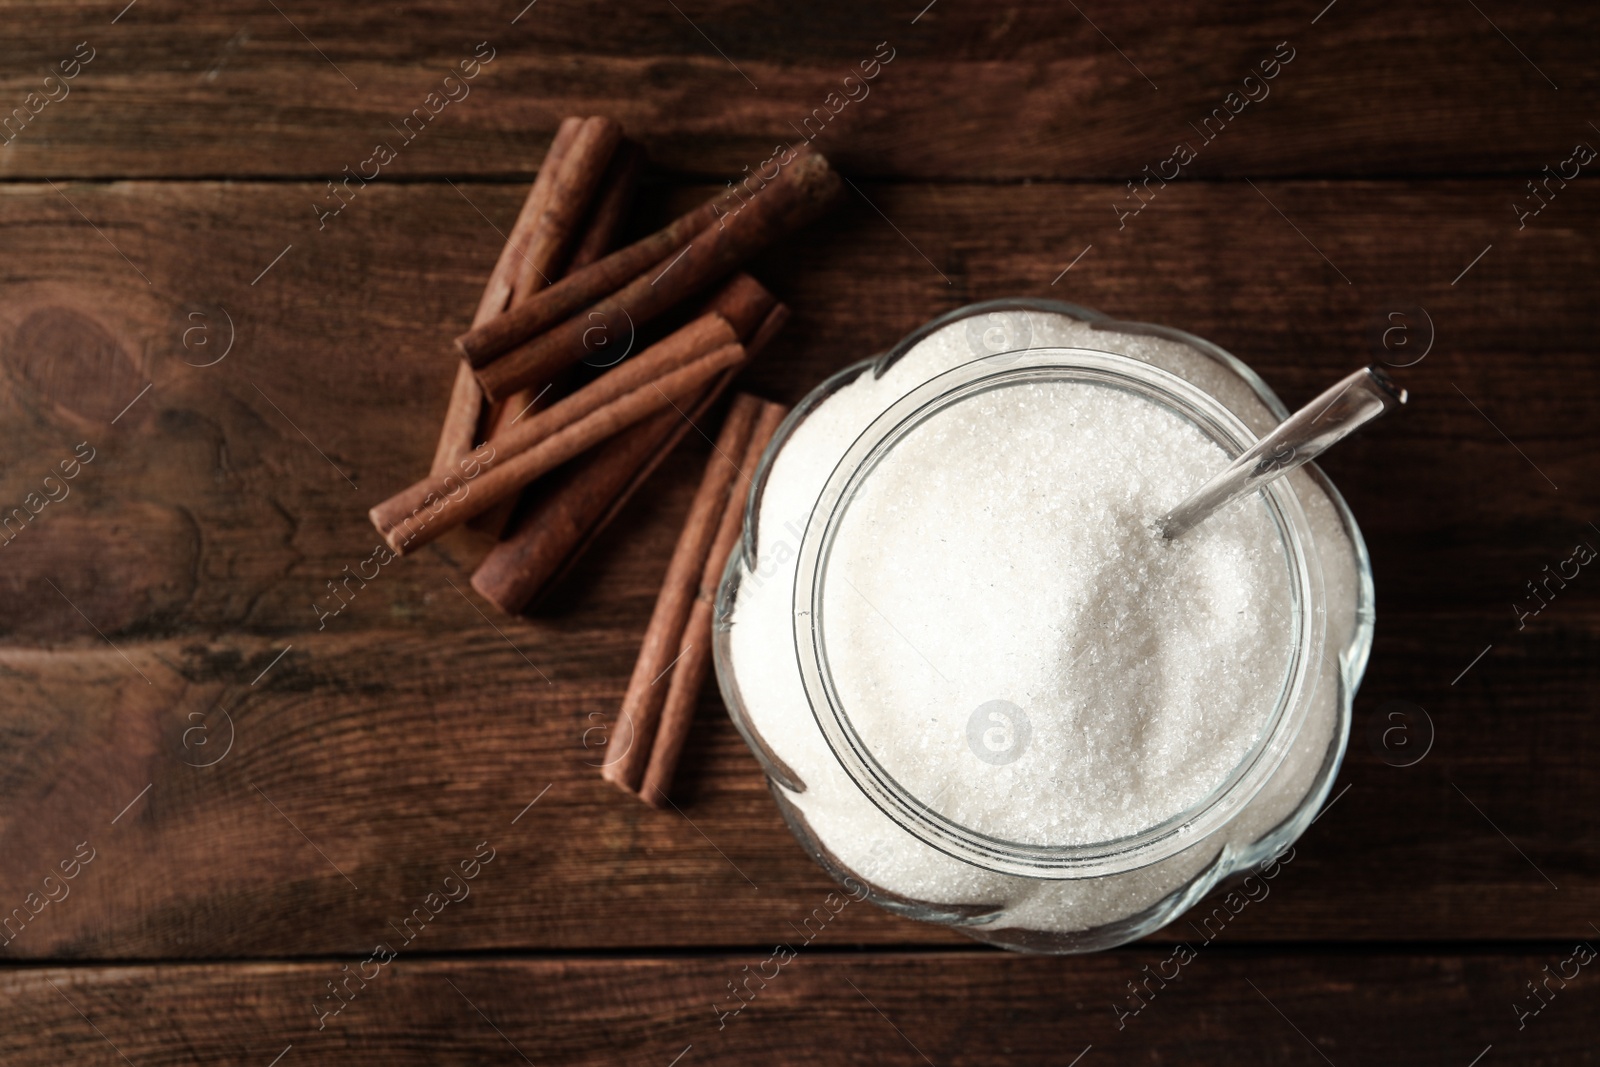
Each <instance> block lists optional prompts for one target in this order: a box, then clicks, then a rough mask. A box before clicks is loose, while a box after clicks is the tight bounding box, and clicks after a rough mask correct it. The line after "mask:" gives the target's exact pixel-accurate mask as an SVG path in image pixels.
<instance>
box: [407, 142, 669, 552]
mask: <svg viewBox="0 0 1600 1067" xmlns="http://www.w3.org/2000/svg"><path fill="white" fill-rule="evenodd" d="M590 124H597V125H595V126H594V129H596V130H598V134H591V135H589V136H583V134H582V130H588V129H590V128H591V127H590ZM582 130H580V136H578V137H577V138H576V139H575V140H574V143H573V145H572V148H571V150H570V151H569V152H568V154H567V155H566V157H565V158H564V159H563V160H562V161H561V164H560V167H559V169H558V171H557V174H558V178H557V180H556V181H555V182H554V183H553V193H552V197H551V200H552V206H551V207H550V208H549V209H548V210H547V211H546V212H545V214H544V218H545V219H546V220H547V226H546V229H550V230H560V229H562V228H569V227H570V225H571V221H572V218H573V217H575V216H576V214H578V213H583V212H587V215H588V220H587V222H585V223H584V225H583V227H582V236H581V237H580V238H579V239H578V242H577V248H576V249H574V250H573V251H572V253H571V255H570V256H568V255H566V254H565V251H564V245H565V243H570V242H562V241H555V240H548V239H536V240H535V241H534V242H532V243H533V244H534V245H536V246H538V247H537V248H536V249H535V250H534V251H533V252H530V254H529V255H528V257H527V260H528V262H529V263H530V264H532V265H534V266H535V267H537V268H538V270H539V272H538V273H537V274H534V275H533V276H532V277H531V278H529V279H528V281H527V288H523V287H522V286H521V285H519V286H518V288H517V291H516V293H515V295H514V296H513V299H512V304H513V305H514V306H515V305H520V304H521V303H523V302H525V301H526V300H527V299H529V297H531V296H532V295H533V294H534V293H536V292H538V291H540V290H542V289H543V288H544V287H545V284H546V280H547V278H555V277H557V276H558V275H560V274H561V273H563V271H564V270H565V271H571V270H575V269H578V268H581V267H584V266H586V265H588V264H589V263H590V262H592V261H593V260H594V259H596V258H598V257H599V256H601V255H603V254H604V253H605V252H606V251H607V250H609V249H610V248H611V246H612V245H613V244H614V243H615V241H616V238H617V235H618V233H619V232H620V231H621V229H622V224H623V222H624V221H625V219H626V217H627V213H628V208H629V206H630V204H631V202H632V199H633V192H634V189H635V187H636V186H637V185H638V179H639V172H640V170H641V169H642V168H643V164H644V150H643V149H642V148H640V147H639V146H638V145H637V144H634V143H633V142H631V141H628V140H625V139H624V140H621V141H620V142H618V143H617V144H616V145H615V146H614V150H612V151H611V162H610V163H609V164H607V166H606V170H605V173H604V174H602V175H600V176H599V178H598V179H596V180H597V181H598V183H599V184H598V190H597V191H593V190H591V191H588V192H585V191H584V186H582V185H576V186H575V185H574V182H575V180H577V179H583V178H584V175H585V174H587V173H591V172H592V171H593V170H594V168H595V165H596V162H597V160H598V155H599V153H601V152H605V151H608V150H610V149H608V147H607V146H608V144H609V143H610V138H609V133H610V132H611V131H613V130H618V127H616V125H615V124H614V123H611V122H610V121H609V120H606V119H591V120H588V122H586V123H585V124H584V125H583V127H582ZM574 175H576V176H577V178H576V179H575V178H574V177H573V176H574ZM563 189H565V190H566V193H565V194H563ZM541 232H542V231H541ZM541 249H542V251H541ZM557 253H559V254H557ZM563 261H564V262H565V266H564V268H563ZM461 366H463V367H465V366H466V363H465V361H462V364H461ZM468 371H469V373H470V368H468ZM458 374H459V372H458ZM472 384H473V390H474V393H475V394H476V395H481V392H482V391H481V390H479V389H478V387H477V379H476V378H474V379H473V383H472ZM566 388H567V387H566V385H565V383H563V382H560V381H557V382H555V383H554V385H553V387H551V388H541V389H540V390H539V391H538V392H535V391H534V390H533V389H531V388H530V389H519V390H518V391H517V392H515V393H513V394H512V395H511V396H509V397H507V398H506V399H505V400H504V401H501V402H500V403H498V404H495V405H493V407H492V409H491V411H490V413H489V417H488V419H487V427H486V429H485V431H484V435H483V436H484V438H485V439H493V438H494V437H496V436H497V435H499V434H500V433H501V432H502V431H504V430H505V429H506V428H508V427H509V426H512V425H513V424H515V423H517V422H520V421H521V420H522V419H523V418H525V417H526V416H527V414H528V413H529V412H530V411H531V410H533V408H534V406H535V405H542V406H544V407H549V406H550V405H551V404H553V403H555V401H556V400H557V399H559V398H560V396H561V395H562V393H563V392H565V391H566ZM433 473H434V474H436V475H440V474H442V473H447V471H446V472H441V471H438V470H436V471H434V472H433ZM515 508H516V500H515V499H507V500H505V501H503V502H502V503H501V504H499V505H498V506H496V507H494V508H491V509H489V510H488V511H486V512H484V513H483V514H482V515H479V516H478V517H477V518H476V519H474V520H473V522H472V525H473V527H474V529H478V530H482V531H484V532H485V533H487V534H489V535H490V536H492V537H495V538H498V537H499V536H500V534H501V532H502V531H503V530H504V529H505V525H506V522H507V521H508V520H509V519H510V518H511V514H512V512H513V510H515Z"/></svg>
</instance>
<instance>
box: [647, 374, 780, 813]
mask: <svg viewBox="0 0 1600 1067" xmlns="http://www.w3.org/2000/svg"><path fill="white" fill-rule="evenodd" d="M787 413H788V409H787V408H785V407H784V406H783V405H782V404H772V403H762V404H761V413H760V415H759V416H758V417H757V419H756V424H755V428H754V429H753V430H752V431H751V434H750V440H749V442H748V443H747V444H746V445H745V450H744V454H743V458H742V462H741V463H740V464H739V466H740V471H741V474H740V478H739V479H738V480H737V481H736V483H735V485H734V486H733V488H732V491H731V492H730V493H729V494H728V498H727V500H726V501H725V502H724V505H723V510H722V516H721V522H720V523H719V524H718V527H717V535H716V539H715V540H714V541H713V542H712V544H711V549H710V552H709V553H708V554H707V556H706V561H705V567H704V568H703V569H702V570H701V572H700V583H699V589H698V592H697V595H696V596H695V600H694V605H693V607H692V608H690V611H689V619H688V622H687V623H686V624H685V626H684V630H683V637H682V639H681V641H680V643H679V646H678V651H677V662H676V665H675V666H674V667H673V669H672V681H671V682H670V683H669V684H668V687H667V695H666V699H665V700H664V701H663V702H662V706H661V720H660V723H659V724H658V725H657V727H656V735H655V743H654V744H653V745H652V746H651V749H650V762H649V764H648V765H647V766H646V767H645V772H644V778H643V780H642V781H641V783H640V786H639V795H640V796H641V797H642V798H643V799H644V802H645V803H647V804H649V805H650V806H651V807H655V808H659V807H663V806H664V805H665V804H666V802H667V790H668V789H669V788H671V786H672V775H673V772H674V771H676V770H677V767H678V758H679V757H680V756H681V755H682V754H683V746H684V742H685V741H686V740H687V739H688V737H689V726H690V724H691V723H692V722H693V721H694V711H695V705H696V704H697V703H699V698H700V689H701V687H702V686H704V684H705V680H706V674H707V672H708V670H709V668H710V666H711V639H712V634H711V621H712V614H713V612H714V611H715V608H716V601H717V589H718V587H719V586H720V585H721V584H722V572H723V570H724V569H725V568H726V567H727V565H728V557H729V556H731V555H732V554H733V548H734V545H735V544H736V543H737V542H738V540H739V533H740V531H741V530H742V529H743V528H744V505H745V501H746V500H747V499H749V495H750V494H749V492H748V485H749V482H748V478H749V477H751V476H753V475H754V474H755V470H756V467H757V466H758V465H759V464H760V462H761V454H762V453H763V452H764V451H765V450H766V447H767V444H768V443H769V442H770V441H771V440H772V435H773V434H774V433H775V432H777V429H778V425H779V424H780V423H781V422H783V418H784V416H785V415H786V414H787Z"/></svg>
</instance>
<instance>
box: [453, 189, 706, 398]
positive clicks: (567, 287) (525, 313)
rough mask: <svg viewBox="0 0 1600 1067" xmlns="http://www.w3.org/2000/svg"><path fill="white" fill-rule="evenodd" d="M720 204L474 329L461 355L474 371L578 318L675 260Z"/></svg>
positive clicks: (459, 344) (460, 346) (460, 344)
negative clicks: (641, 275)
mask: <svg viewBox="0 0 1600 1067" xmlns="http://www.w3.org/2000/svg"><path fill="white" fill-rule="evenodd" d="M719 199H720V194H719V196H718V197H713V198H712V199H710V200H708V201H706V202H705V203H704V204H701V205H700V206H699V207H697V208H695V209H694V210H693V211H690V212H688V213H687V214H684V215H682V216H680V217H678V218H676V219H674V220H673V221H672V222H670V223H668V224H667V225H666V226H664V227H662V228H661V229H660V230H657V231H656V232H655V233H653V234H651V235H650V236H648V237H642V238H640V239H639V240H637V241H635V242H634V243H633V244H631V245H628V246H627V247H625V248H619V249H618V250H617V251H615V252H613V253H611V254H610V255H609V256H606V257H605V258H604V259H600V260H597V261H595V262H594V263H591V264H589V265H588V266H586V267H584V268H583V269H582V270H575V271H573V272H572V273H571V274H569V275H567V276H566V277H565V278H563V279H561V280H560V281H559V282H556V283H555V284H554V285H552V286H550V288H548V289H546V290H544V291H543V292H541V293H540V294H539V295H538V296H537V298H535V299H532V300H529V301H528V302H526V303H524V304H521V305H519V306H517V307H515V308H512V309H510V310H509V311H507V312H506V313H505V314H503V315H499V316H496V317H494V318H491V319H489V320H487V321H486V322H483V323H476V324H474V325H473V328H472V329H471V330H468V331H467V332H466V333H464V334H462V335H461V336H460V337H457V338H456V349H457V351H459V352H460V353H461V355H462V357H463V358H464V359H465V360H466V361H467V362H468V363H469V364H472V365H473V366H474V367H477V366H479V365H481V364H486V363H488V362H490V361H491V360H493V359H494V358H495V357H497V356H499V355H500V354H501V353H503V352H506V351H508V350H509V349H511V348H514V347H515V346H517V345H519V344H521V343H522V342H523V341H526V340H527V339H528V338H530V337H534V336H536V335H538V334H540V333H543V332H544V331H545V330H547V329H549V328H550V327H551V326H554V325H555V324H557V323H559V322H561V321H563V320H565V319H566V318H568V317H570V316H571V315H572V314H573V313H574V312H576V311H581V310H582V309H584V308H586V307H588V306H589V305H590V304H593V303H594V302H595V301H596V300H599V299H601V298H602V297H604V296H607V295H608V294H610V293H614V292H616V291H617V290H618V289H620V288H622V287H623V286H624V285H626V284H627V283H628V282H630V281H632V280H633V279H634V278H635V277H637V276H638V274H639V272H640V271H642V270H645V269H646V268H648V267H651V266H654V265H656V264H658V263H660V262H661V261H662V257H664V256H668V255H676V254H677V252H678V250H679V249H681V248H682V247H683V245H684V242H685V241H688V240H689V238H691V237H693V236H694V235H695V234H697V233H699V232H700V231H701V230H703V229H705V228H706V226H707V224H709V223H712V222H715V221H716V218H717V216H716V211H715V209H716V207H717V202H718V200H719Z"/></svg>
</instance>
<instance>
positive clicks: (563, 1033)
mask: <svg viewBox="0 0 1600 1067" xmlns="http://www.w3.org/2000/svg"><path fill="white" fill-rule="evenodd" d="M471 903H472V901H471V898H469V899H468V900H467V901H466V902H465V903H464V904H462V905H460V906H462V907H468V908H470V906H471ZM454 906H455V905H452V907H454ZM855 907H856V906H855V905H852V906H849V907H847V908H846V909H845V910H843V911H842V912H840V913H839V914H838V916H837V917H836V918H834V919H833V920H832V921H831V923H830V924H829V925H827V926H824V927H822V932H821V933H820V934H818V935H817V937H816V940H815V941H814V942H813V944H812V945H811V946H805V945H803V944H802V945H799V946H797V955H796V956H795V957H794V958H792V959H789V960H788V961H787V963H785V965H784V966H783V967H782V968H781V969H779V968H777V967H776V966H775V965H773V964H771V963H769V962H767V961H769V960H770V959H771V958H772V953H773V948H772V947H771V946H766V947H764V948H762V949H760V950H752V951H749V952H744V953H740V954H729V955H721V954H718V955H709V956H691V957H675V958H666V959H662V958H644V959H631V960H614V959H551V960H544V959H541V960H521V959H504V960H486V961H459V960H437V959H425V958H424V959H418V958H414V957H408V956H407V955H405V954H401V955H400V956H399V957H398V958H397V959H395V960H393V961H392V962H390V963H388V964H387V965H386V966H385V967H383V968H378V967H377V965H376V964H374V965H372V966H369V967H367V968H365V973H366V974H368V975H372V976H373V977H372V980H371V981H370V982H369V983H366V985H365V988H360V986H359V985H358V984H357V983H356V982H354V981H352V982H351V984H350V985H349V986H348V988H349V989H350V990H351V991H352V993H351V997H352V999H351V1000H349V1002H348V1003H347V1004H346V1005H345V1007H344V1009H343V1011H342V1012H341V1013H340V1014H339V1015H337V1016H333V1017H329V1018H326V1019H325V1020H324V1026H323V1029H321V1030H318V1028H317V1020H318V1016H317V1014H316V1013H315V1012H314V1009H313V1007H312V1004H313V1002H314V999H315V998H316V997H317V996H318V994H319V993H320V994H322V995H323V996H328V995H329V994H328V993H327V987H326V983H327V982H328V981H329V980H339V979H342V978H343V975H344V973H345V972H344V971H342V970H341V968H342V967H349V969H350V971H351V972H355V971H356V970H358V968H360V965H361V963H362V961H363V960H364V959H365V958H366V956H365V954H364V953H363V954H362V955H352V956H350V957H341V958H335V959H329V960H322V961H316V962H307V963H296V964H284V963H256V964H247V965H233V966H196V965H166V966H139V967H86V968H77V969H73V970H70V971H69V970H64V969H57V968H39V969H29V970H24V971H17V970H11V971H6V972H0V989H3V990H4V992H5V996H6V1001H7V1005H8V1017H9V1020H10V1022H11V1025H9V1026H7V1027H6V1028H5V1030H4V1032H3V1033H0V1049H3V1050H4V1052H5V1054H6V1062H7V1063H8V1064H14V1065H16V1067H31V1065H34V1064H39V1065H43V1064H57V1063H61V1062H63V1061H65V1062H79V1061H80V1058H81V1061H82V1062H88V1063H113V1062H121V1061H120V1060H118V1059H117V1056H116V1053H115V1052H113V1049H112V1048H111V1047H108V1045H110V1046H114V1047H115V1049H117V1050H119V1051H120V1052H121V1053H122V1054H123V1055H124V1056H126V1057H127V1058H128V1060H129V1061H130V1062H132V1063H136V1064H139V1065H141V1067H168V1065H179V1064H185V1065H186V1064H192V1063H229V1064H235V1063H237V1064H263V1065H264V1064H268V1063H270V1062H271V1061H272V1060H273V1057H275V1056H278V1055H280V1054H282V1055H283V1056H284V1059H283V1062H284V1063H285V1064H287V1063H290V1062H299V1063H331V1062H341V1061H343V1060H346V1059H349V1058H351V1057H352V1056H357V1055H360V1056H373V1057H380V1058H381V1059H382V1060H383V1062H385V1063H390V1064H395V1065H397V1067H404V1065H410V1064H419V1065H420V1064H428V1065H430V1067H431V1065H455V1064H525V1063H559V1064H575V1065H576V1064H615V1063H658V1064H663V1065H664V1064H668V1063H671V1062H672V1061H673V1059H674V1057H682V1058H681V1061H680V1062H682V1063H684V1064H690V1063H700V1064H746V1063H750V1062H764V1063H780V1064H795V1063H806V1062H817V1061H818V1059H819V1058H824V1059H826V1060H827V1062H832V1063H846V1064H861V1065H875V1064H907V1065H911V1064H927V1063H933V1064H1008V1065H1009V1064H1019V1063H1020V1064H1047V1063H1048V1064H1067V1063H1069V1062H1071V1061H1072V1058H1073V1057H1074V1056H1078V1055H1080V1054H1084V1053H1085V1052H1087V1054H1086V1055H1084V1057H1083V1059H1082V1061H1081V1062H1082V1063H1084V1064H1089V1063H1094V1062H1103V1063H1137V1064H1165V1063H1240V1062H1252V1063H1281V1064H1319V1063H1323V1062H1329V1063H1335V1064H1349V1063H1408V1064H1409V1063H1441V1062H1442V1063H1459V1064H1463V1065H1465V1064H1468V1063H1470V1062H1472V1059H1473V1057H1474V1056H1479V1055H1482V1054H1483V1053H1484V1052H1485V1050H1486V1048H1487V1047H1488V1046H1491V1045H1492V1046H1493V1051H1490V1052H1489V1053H1488V1056H1489V1057H1493V1058H1494V1060H1495V1061H1499V1062H1507V1063H1518V1064H1528V1065H1535V1067H1553V1065H1557V1064H1562V1065H1566V1064H1584V1063H1593V1062H1595V1052H1594V1048H1593V1033H1592V1020H1593V1017H1594V1014H1595V1012H1596V1011H1597V1010H1600V982H1595V981H1594V976H1593V975H1592V974H1590V973H1589V971H1590V969H1592V967H1593V964H1592V963H1591V964H1590V965H1589V966H1588V967H1587V968H1583V969H1578V968H1576V967H1575V966H1574V964H1573V963H1572V962H1570V960H1571V957H1572V951H1573V945H1572V944H1570V943H1563V944H1552V945H1548V946H1540V948H1539V949H1538V950H1533V951H1518V952H1503V951H1493V952H1483V953H1472V954H1440V953H1432V954H1409V953H1381V954H1380V953H1364V952H1360V951H1354V952H1344V953H1330V952H1317V951H1287V952H1281V953H1274V954H1272V955H1263V954H1260V953H1254V952H1248V951H1237V950H1234V949H1231V948H1228V947H1223V946H1221V945H1213V946H1209V947H1207V946H1201V947H1200V948H1199V950H1198V953H1197V956H1196V958H1194V959H1193V960H1192V961H1191V962H1189V963H1187V964H1186V965H1184V966H1183V967H1182V968H1181V970H1179V969H1178V968H1177V967H1176V966H1175V965H1174V964H1173V963H1172V961H1171V960H1170V953H1169V952H1168V951H1166V950H1160V949H1155V948H1148V947H1147V948H1143V949H1138V950H1131V951H1129V950H1123V951H1117V952H1112V953H1106V954H1102V955H1099V956H1095V957H1089V958H1080V959H1072V960H1060V959H1039V958H1033V959H1029V958H1023V957H1017V956H1011V955H1007V954H1004V953H997V952H981V953H974V952H964V953H948V952H940V953H930V954H903V953H883V954H879V953H870V954H839V953H836V952H834V951H832V949H833V948H835V947H837V946H833V945H830V946H826V947H824V945H823V943H824V942H825V941H827V940H830V939H835V940H837V941H845V940H847V939H849V938H850V937H852V936H853V934H852V932H851V931H850V930H848V929H846V926H847V925H848V924H851V923H853V922H854V921H855V920H856V919H857V918H858V916H856V915H855V914H854V908H855ZM806 914H807V912H806V911H800V910H798V909H797V915H796V918H797V919H799V918H803V917H804V916H805V915H806ZM449 918H450V916H449V912H448V911H447V912H445V913H444V914H442V915H440V917H439V919H438V920H437V921H439V922H441V923H442V922H445V921H448V920H449ZM836 928H837V929H836ZM784 936H785V937H787V938H788V939H789V940H790V941H795V940H797V939H796V938H795V937H794V935H792V934H786V935H784ZM1563 962H1565V963H1566V966H1565V973H1567V974H1572V973H1573V972H1574V971H1576V972H1577V977H1576V978H1574V979H1573V980H1571V981H1570V982H1568V983H1566V985H1565V988H1561V987H1559V986H1558V985H1556V984H1555V983H1554V982H1552V984H1551V986H1550V987H1549V988H1550V989H1551V990H1552V991H1553V996H1551V997H1550V999H1548V1000H1547V1001H1546V1002H1545V1006H1544V1007H1543V1009H1542V1010H1541V1011H1540V1012H1539V1013H1538V1014H1537V1015H1531V1016H1530V1017H1528V1018H1526V1019H1524V1020H1523V1024H1524V1025H1523V1026H1522V1028H1521V1029H1520V1030H1519V1029H1518V1016H1517V1014H1516V1012H1515V1011H1514V1010H1513V1005H1514V1004H1522V1005H1525V1006H1531V1005H1532V1004H1533V1003H1535V1002H1534V1001H1533V1000H1532V995H1531V994H1530V993H1529V992H1528V990H1527V989H1526V988H1525V987H1524V985H1523V983H1524V982H1527V981H1533V980H1538V979H1542V978H1543V976H1544V971H1543V968H1545V967H1547V966H1548V967H1550V968H1551V970H1552V971H1556V970H1557V969H1558V968H1560V967H1561V965H1562V964H1563ZM763 965H765V967H764V973H765V974H767V975H773V976H774V977H772V978H771V980H770V981H765V982H763V980H762V979H761V978H760V977H759V974H760V973H763ZM1163 965H1165V969H1166V973H1168V974H1172V973H1179V974H1181V978H1179V979H1178V980H1176V981H1173V982H1170V983H1168V984H1167V985H1166V987H1165V988H1164V989H1163V988H1160V986H1159V985H1158V984H1157V983H1156V982H1155V981H1151V983H1150V986H1149V988H1150V989H1151V990H1154V991H1155V992H1154V995H1153V996H1150V997H1149V998H1148V999H1145V1000H1144V1007H1143V1008H1142V1009H1140V1010H1139V1012H1138V1014H1136V1015H1130V1016H1128V1017H1125V1018H1123V1019H1122V1020H1121V1028H1120V1029H1119V1028H1118V1014H1117V1012H1116V1011H1115V1010H1114V1008H1113V1005H1120V1006H1122V1007H1123V1008H1124V1010H1126V1009H1127V1008H1128V1007H1131V1006H1132V1005H1134V1004H1135V1003H1136V1002H1135V1001H1134V1000H1133V998H1132V997H1131V996H1130V994H1129V991H1128V988H1127V985H1128V983H1129V982H1133V981H1144V980H1145V970H1144V969H1145V968H1149V973H1151V974H1155V973H1156V972H1157V970H1158V969H1159V968H1162V967H1163ZM747 968H748V970H747ZM746 975H757V977H756V978H752V979H750V980H749V984H748V986H747V988H748V990H749V991H750V992H749V993H747V994H746V997H747V998H748V1002H747V1003H746V1006H745V1007H744V1008H743V1009H742V1010H740V1012H739V1013H738V1014H737V1015H731V1014H730V1015H726V1016H719V1015H718V1014H717V1012H718V1009H719V1008H720V1010H722V1011H731V1010H732V1008H733V1006H734V1005H735V1004H736V1003H737V1002H736V1001H734V999H733V994H731V993H730V992H729V990H728V983H730V982H738V983H743V982H745V980H746ZM1524 1010H1528V1009H1527V1007H1525V1009H1524ZM80 1013H81V1014H80ZM97 1031H98V1032H97ZM1485 1062H1491V1061H1489V1060H1488V1059H1487V1058H1486V1060H1485Z"/></svg>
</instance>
